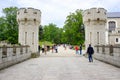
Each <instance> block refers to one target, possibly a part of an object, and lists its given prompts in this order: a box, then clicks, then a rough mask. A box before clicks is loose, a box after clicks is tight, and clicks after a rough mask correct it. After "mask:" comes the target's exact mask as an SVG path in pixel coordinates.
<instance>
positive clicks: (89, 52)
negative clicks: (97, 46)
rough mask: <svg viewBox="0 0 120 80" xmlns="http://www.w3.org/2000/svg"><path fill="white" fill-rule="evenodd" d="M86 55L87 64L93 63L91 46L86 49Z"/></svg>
mask: <svg viewBox="0 0 120 80" xmlns="http://www.w3.org/2000/svg"><path fill="white" fill-rule="evenodd" d="M87 54H88V59H89V62H93V58H92V55H93V54H94V49H93V47H92V46H91V44H89V47H88V48H87Z"/></svg>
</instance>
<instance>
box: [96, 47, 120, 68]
mask: <svg viewBox="0 0 120 80" xmlns="http://www.w3.org/2000/svg"><path fill="white" fill-rule="evenodd" d="M94 48H95V54H94V58H96V59H98V60H101V61H103V62H107V63H109V64H112V65H115V66H117V67H120V45H115V46H112V45H107V46H105V45H99V46H98V45H97V46H95V47H94Z"/></svg>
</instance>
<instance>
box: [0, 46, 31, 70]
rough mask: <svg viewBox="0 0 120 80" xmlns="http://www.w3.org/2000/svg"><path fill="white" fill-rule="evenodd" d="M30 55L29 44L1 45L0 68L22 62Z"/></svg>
mask: <svg viewBox="0 0 120 80" xmlns="http://www.w3.org/2000/svg"><path fill="white" fill-rule="evenodd" d="M30 57H31V51H30V47H29V46H15V45H14V46H6V45H3V46H0V69H3V68H6V67H8V66H11V65H13V64H16V63H19V62H22V61H24V60H26V59H29V58H30Z"/></svg>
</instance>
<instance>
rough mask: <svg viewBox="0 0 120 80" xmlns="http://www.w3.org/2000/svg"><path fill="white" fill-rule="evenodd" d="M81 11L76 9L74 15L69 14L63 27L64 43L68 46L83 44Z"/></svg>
mask: <svg viewBox="0 0 120 80" xmlns="http://www.w3.org/2000/svg"><path fill="white" fill-rule="evenodd" d="M82 25H83V19H82V10H79V9H77V10H76V11H75V13H70V14H69V15H68V16H67V18H66V21H65V25H64V27H63V28H64V37H65V38H66V39H65V42H66V43H69V44H74V45H75V44H77V45H79V44H83V43H84V35H85V34H84V29H83V26H82Z"/></svg>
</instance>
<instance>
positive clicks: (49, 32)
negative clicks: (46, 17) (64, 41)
mask: <svg viewBox="0 0 120 80" xmlns="http://www.w3.org/2000/svg"><path fill="white" fill-rule="evenodd" d="M61 32H62V29H61V28H58V27H56V25H55V24H53V23H50V24H49V25H45V26H44V27H43V40H45V41H50V42H53V43H61V37H62V34H61Z"/></svg>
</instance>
